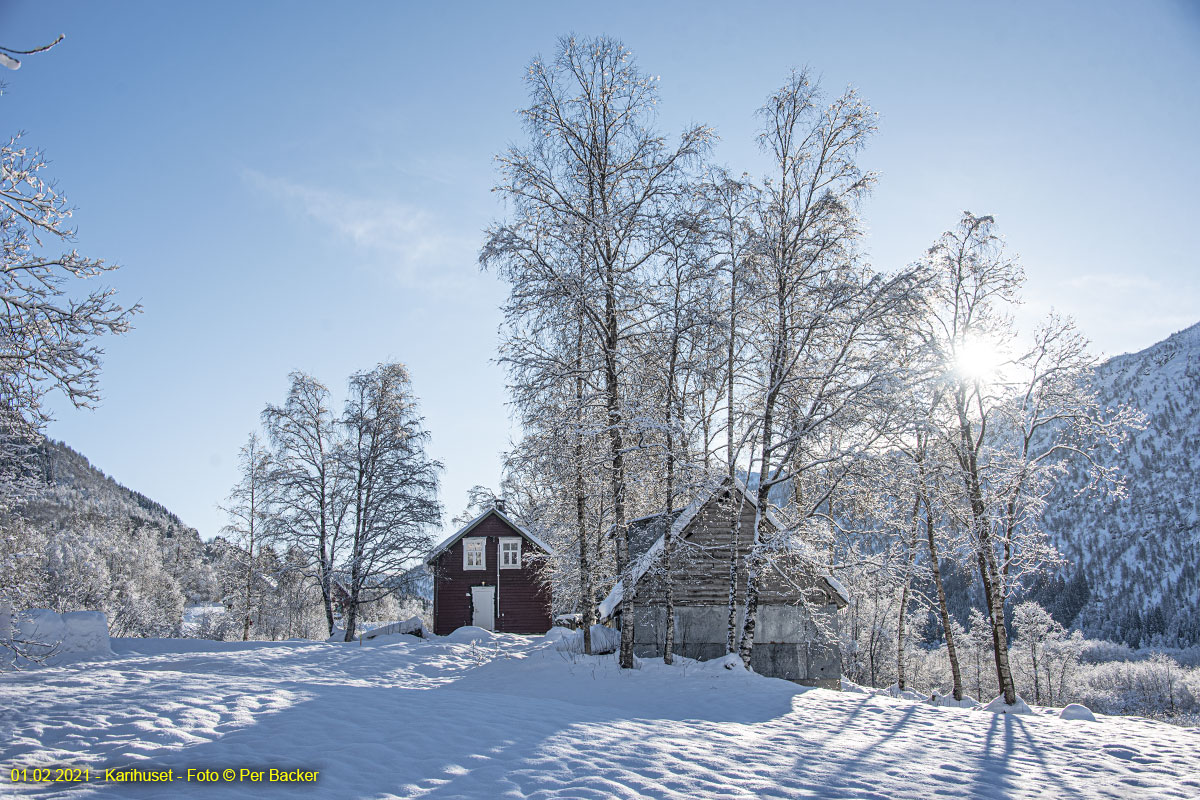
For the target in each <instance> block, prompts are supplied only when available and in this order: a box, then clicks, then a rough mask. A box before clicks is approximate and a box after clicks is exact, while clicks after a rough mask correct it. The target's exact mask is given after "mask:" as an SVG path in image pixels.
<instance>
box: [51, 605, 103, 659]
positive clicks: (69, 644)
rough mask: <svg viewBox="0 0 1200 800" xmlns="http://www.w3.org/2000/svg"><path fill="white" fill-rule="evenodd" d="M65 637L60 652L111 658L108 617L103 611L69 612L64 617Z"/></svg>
mask: <svg viewBox="0 0 1200 800" xmlns="http://www.w3.org/2000/svg"><path fill="white" fill-rule="evenodd" d="M62 621H63V629H64V633H65V635H64V636H63V640H62V646H61V647H60V648H59V652H60V653H62V654H63V655H69V656H88V657H90V656H111V655H114V653H113V651H112V640H111V639H109V638H108V617H107V616H105V614H104V612H103V611H68V612H67V613H65V614H63V615H62Z"/></svg>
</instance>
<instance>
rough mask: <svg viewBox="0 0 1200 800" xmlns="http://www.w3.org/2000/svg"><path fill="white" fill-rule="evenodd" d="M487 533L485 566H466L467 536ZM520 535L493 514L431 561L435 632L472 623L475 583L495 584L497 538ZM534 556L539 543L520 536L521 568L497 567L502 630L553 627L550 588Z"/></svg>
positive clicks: (498, 627) (532, 630) (498, 619)
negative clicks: (540, 573) (535, 562)
mask: <svg viewBox="0 0 1200 800" xmlns="http://www.w3.org/2000/svg"><path fill="white" fill-rule="evenodd" d="M480 536H482V537H486V538H487V541H486V543H485V544H484V553H485V558H484V563H485V564H486V565H487V568H486V569H483V570H474V569H472V570H464V569H463V539H470V538H475V537H480ZM508 536H520V534H519V533H517V532H516V531H515V530H513V529H512V527H511V526H509V525H508V523H506V522H505V521H504V520H502V519H500V518H499V517H498V516H496V515H494V514H493V515H491V516H489V517H487V518H486V519H484V520H483V521H482V522H480V523H479V524H478V525H476V526H475V527H474V528H472V529H471V531H470V532H469V533H468V534H467V535H466V536H465V537H463V539H459V540H458V541H457V542H455V543H454V545H453V546H452V547H450V549H448V550H447V551H446V552H444V553H442V554H441V555H440V556H438V558H437V559H436V560H435V561H434V563H433V568H434V589H433V632H434V633H436V634H437V635H438V636H445V635H446V634H448V633H450V632H451V631H453V630H455V629H456V628H461V627H462V626H463V625H470V624H471V587H472V586H496V585H497V583H496V579H497V574H496V573H497V570H496V565H497V563H498V559H499V553H498V550H499V546H500V545H499V539H500V538H501V537H508ZM530 554H541V550H540V549H539V548H538V547H537V545H535V544H533V542H531V541H529V540H528V539H526V538H524V537H521V567H520V569H501V570H499V588H498V589H497V592H496V593H497V595H498V596H499V600H498V603H497V604H498V605H499V607H500V608H499V613H498V614H497V615H496V630H497V631H502V632H504V633H545V632H546V631H548V630H550V587H549V586H547V585H546V584H544V583H543V582H542V581H541V580H539V578H538V575H537V567H536V566H535V565H531V564H530V563H529V556H530Z"/></svg>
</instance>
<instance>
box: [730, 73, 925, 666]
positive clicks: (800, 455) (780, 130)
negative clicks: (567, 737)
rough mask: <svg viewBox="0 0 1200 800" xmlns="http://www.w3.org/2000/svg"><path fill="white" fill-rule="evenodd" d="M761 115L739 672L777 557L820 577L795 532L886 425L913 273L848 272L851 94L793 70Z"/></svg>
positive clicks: (861, 185) (854, 178) (856, 267)
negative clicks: (752, 501) (752, 502)
mask: <svg viewBox="0 0 1200 800" xmlns="http://www.w3.org/2000/svg"><path fill="white" fill-rule="evenodd" d="M760 115H761V117H762V118H763V123H764V124H763V129H762V133H761V134H760V136H759V142H760V144H761V146H762V147H763V149H764V150H765V151H766V152H767V153H768V155H769V156H770V157H771V159H772V165H773V168H774V169H775V173H774V175H773V176H772V177H770V178H769V179H768V180H767V181H765V183H764V185H763V187H762V190H763V196H762V200H761V202H760V203H759V204H758V209H757V213H756V220H755V254H754V258H753V260H752V263H753V265H754V270H755V271H756V273H757V276H756V284H757V285H758V286H759V287H760V291H759V292H758V293H757V294H756V296H755V297H754V298H752V299H750V301H749V302H748V304H747V306H748V308H747V312H748V316H749V322H748V326H747V327H748V329H750V330H752V331H753V338H752V339H751V341H750V347H751V348H752V349H753V352H754V358H753V360H754V361H755V362H756V363H757V364H758V365H759V371H758V372H757V373H756V374H753V375H751V376H750V378H751V381H752V387H751V394H752V410H751V412H750V414H751V416H750V421H749V422H748V424H747V426H746V427H747V428H750V429H753V430H754V432H755V436H756V438H757V452H756V453H755V458H754V459H753V462H754V465H755V468H756V469H757V475H756V477H757V484H756V486H755V487H754V489H755V492H756V500H757V509H758V511H757V514H756V520H755V526H754V530H753V531H752V532H751V535H752V542H751V543H750V547H749V550H748V552H747V555H746V566H747V579H746V610H745V618H744V620H743V623H742V630H741V636H740V640H739V645H738V653H739V655H740V656H741V659H742V661H743V663H744V664H746V665H747V666H749V665H750V660H751V654H752V651H753V646H754V635H755V625H756V620H757V612H758V598H759V592H760V588H761V583H762V581H763V580H764V578H765V577H766V572H767V570H768V569H769V568H771V565H772V564H777V563H780V562H783V561H784V560H785V559H798V560H799V561H800V562H801V563H806V564H807V565H808V568H809V569H810V570H815V569H818V568H819V567H820V565H819V561H820V559H819V556H818V555H817V554H816V553H814V552H813V551H812V548H811V547H810V546H807V545H806V543H805V542H804V539H803V536H802V535H801V529H802V528H804V527H806V526H808V525H809V522H808V521H809V520H812V519H813V518H815V517H818V516H819V515H820V514H821V508H822V506H823V505H825V504H827V501H828V500H829V498H830V497H831V496H832V494H833V492H834V491H835V490H836V488H837V486H838V484H839V482H840V480H841V479H842V478H843V477H844V476H845V474H846V472H847V471H848V470H849V469H850V467H851V464H852V462H853V459H854V457H855V456H856V455H857V454H859V453H861V452H863V451H864V450H865V449H866V448H867V447H869V446H870V444H871V443H872V442H873V441H874V440H875V439H876V438H877V437H878V436H879V435H880V432H881V431H882V430H883V429H885V428H886V425H887V422H886V420H885V419H883V418H882V417H886V416H887V414H888V413H889V406H888V394H889V392H891V391H893V382H894V378H895V374H896V364H895V363H894V360H893V359H892V353H891V352H890V349H889V347H888V346H887V344H888V340H889V339H890V338H891V337H893V336H894V335H895V332H896V330H898V329H901V328H903V326H904V325H905V324H906V319H907V318H908V317H909V316H910V315H911V307H912V306H913V299H914V287H915V285H916V280H915V278H914V275H913V274H912V273H911V272H903V273H900V274H898V275H896V276H891V277H886V276H883V275H879V274H876V273H874V272H872V271H870V270H869V269H866V268H864V267H863V266H862V265H861V264H860V263H859V259H858V255H857V251H856V242H857V240H858V238H859V235H860V227H859V222H858V217H857V205H858V203H859V202H860V201H861V199H862V198H863V197H864V196H865V195H866V193H867V192H868V191H869V189H870V187H871V184H872V183H873V181H874V177H873V176H872V175H870V174H869V173H864V172H863V171H862V170H861V169H860V168H859V167H858V165H857V157H858V154H859V152H860V151H861V149H862V147H863V146H864V145H865V143H866V141H867V139H868V137H869V136H870V135H871V133H872V132H873V131H874V129H875V115H874V113H873V112H872V111H871V110H870V108H869V107H868V106H867V104H866V103H865V102H864V101H863V100H862V99H861V98H860V97H859V96H858V95H857V94H856V93H855V92H854V91H853V90H848V91H847V92H846V93H844V94H843V95H841V96H839V97H837V98H835V99H834V100H833V101H832V102H830V103H828V104H825V103H824V100H823V96H822V94H821V92H820V90H819V87H818V86H817V85H816V84H815V83H813V82H812V81H811V80H810V79H809V77H808V75H807V74H806V73H804V72H796V73H793V74H792V75H791V76H790V78H789V79H788V81H787V82H786V83H785V84H784V86H783V87H782V88H781V89H780V90H779V91H778V92H776V93H775V94H774V95H772V96H771V97H770V98H769V99H768V101H767V104H766V105H765V106H764V107H763V108H762V109H761V111H760ZM881 415H882V416H881ZM785 483H789V484H790V485H791V487H792V495H793V497H792V499H791V508H790V513H789V517H790V520H789V521H788V522H786V523H785V527H784V529H783V530H779V529H777V528H776V527H775V526H772V525H769V524H768V523H767V520H766V516H767V512H768V511H769V510H770V509H771V506H772V500H771V494H770V493H771V490H772V489H773V488H774V487H776V486H779V485H781V484H785ZM826 566H827V565H826Z"/></svg>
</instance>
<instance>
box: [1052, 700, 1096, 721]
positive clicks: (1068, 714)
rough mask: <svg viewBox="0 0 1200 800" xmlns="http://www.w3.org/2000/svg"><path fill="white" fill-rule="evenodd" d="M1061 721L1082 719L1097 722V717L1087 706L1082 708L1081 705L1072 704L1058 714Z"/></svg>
mask: <svg viewBox="0 0 1200 800" xmlns="http://www.w3.org/2000/svg"><path fill="white" fill-rule="evenodd" d="M1058 718H1059V719H1082V720H1086V721H1088V722H1095V721H1096V715H1095V714H1093V713H1092V711H1091V709H1090V708H1088V707H1087V706H1081V705H1079V703H1071V704H1070V705H1069V706H1067V707H1066V708H1064V709H1063V710H1062V711H1060V712H1058Z"/></svg>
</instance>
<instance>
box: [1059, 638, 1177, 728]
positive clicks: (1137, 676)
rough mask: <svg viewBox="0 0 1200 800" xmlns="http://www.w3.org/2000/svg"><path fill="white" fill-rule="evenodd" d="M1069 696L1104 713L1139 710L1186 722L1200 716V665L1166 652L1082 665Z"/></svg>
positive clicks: (1136, 711)
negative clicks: (1187, 663)
mask: <svg viewBox="0 0 1200 800" xmlns="http://www.w3.org/2000/svg"><path fill="white" fill-rule="evenodd" d="M1070 699H1071V700H1072V701H1074V702H1079V703H1082V704H1083V705H1086V706H1087V707H1088V708H1091V709H1093V710H1095V711H1099V712H1101V713H1104V714H1136V715H1139V716H1146V717H1155V718H1159V719H1167V720H1171V721H1179V722H1183V723H1185V724H1188V723H1190V724H1195V722H1196V721H1197V719H1200V668H1196V667H1184V666H1181V665H1180V664H1179V663H1178V662H1177V661H1175V659H1173V658H1171V657H1170V656H1168V655H1166V654H1164V653H1155V654H1153V655H1152V656H1151V657H1150V658H1147V659H1144V660H1141V661H1110V662H1107V663H1103V664H1091V665H1084V666H1083V667H1081V668H1080V669H1079V672H1078V676H1077V680H1076V681H1075V685H1074V686H1073V687H1072V691H1071V693H1070Z"/></svg>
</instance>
